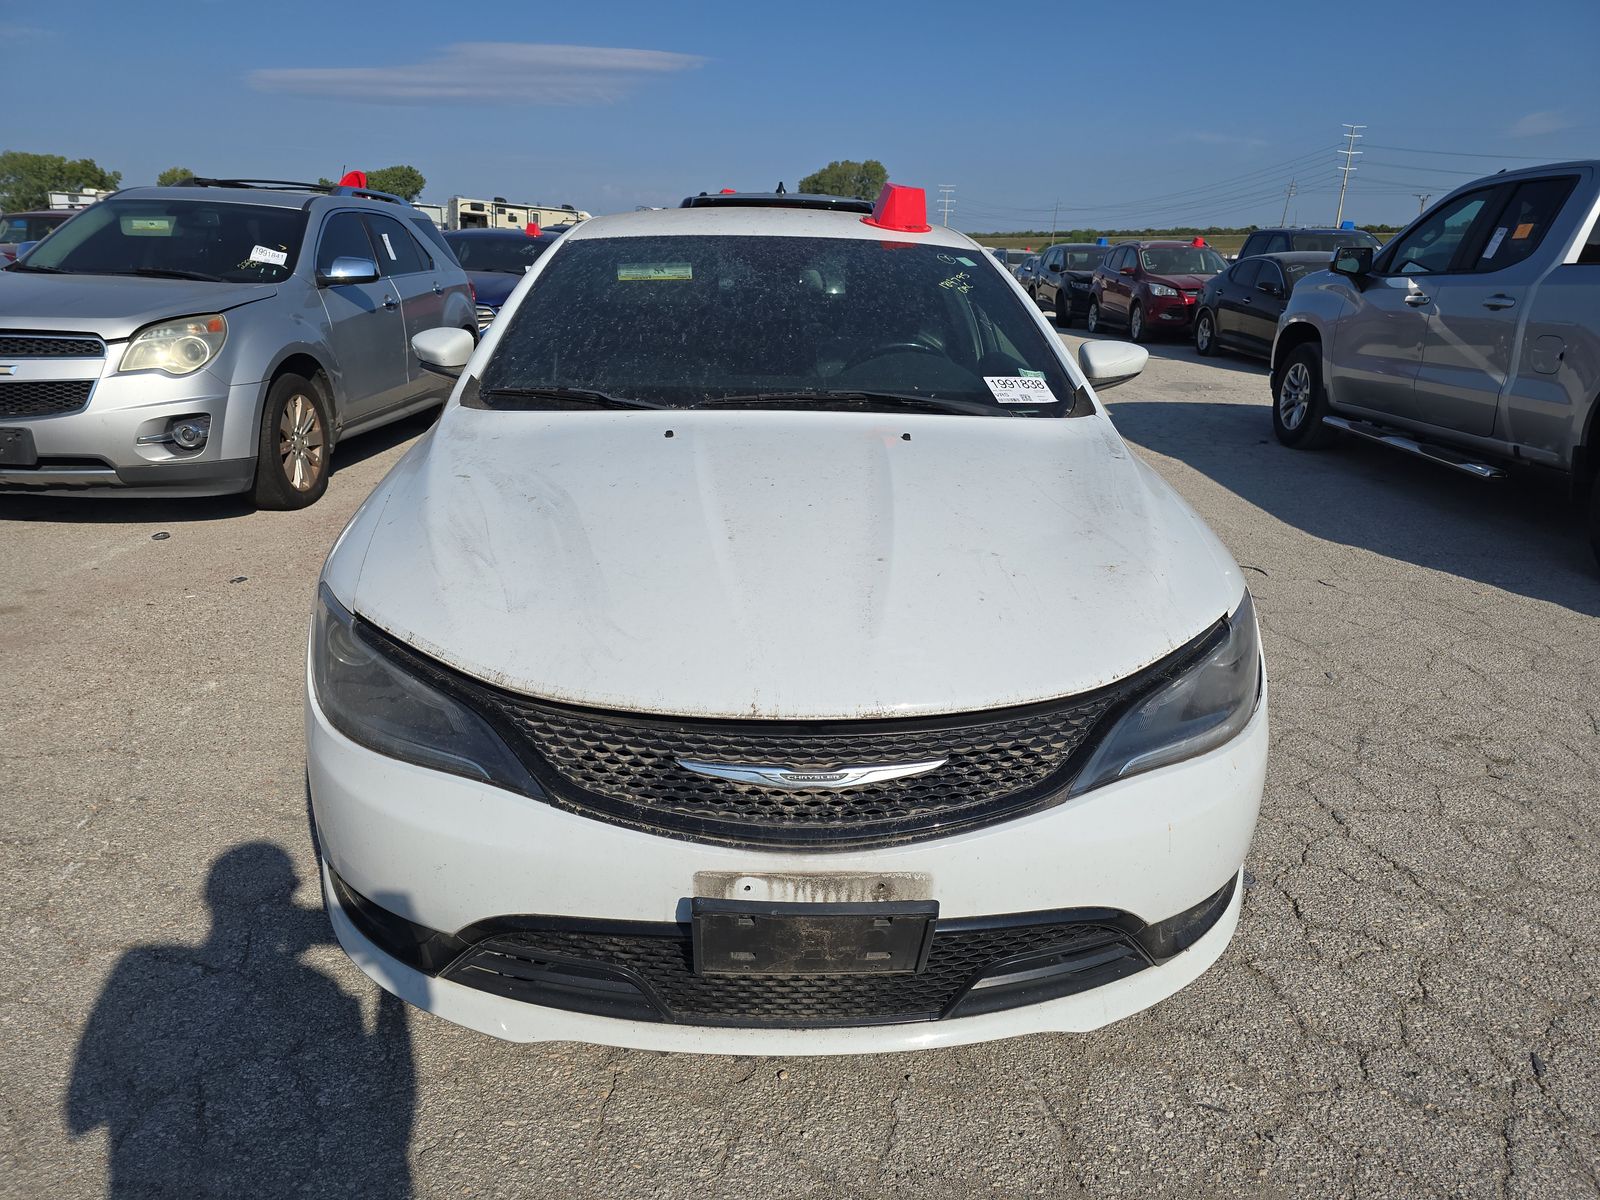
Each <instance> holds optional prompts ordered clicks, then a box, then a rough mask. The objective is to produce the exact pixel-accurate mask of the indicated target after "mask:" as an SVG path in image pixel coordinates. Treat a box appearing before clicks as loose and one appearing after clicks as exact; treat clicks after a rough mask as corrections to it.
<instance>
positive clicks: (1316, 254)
mask: <svg viewBox="0 0 1600 1200" xmlns="http://www.w3.org/2000/svg"><path fill="white" fill-rule="evenodd" d="M1330 254H1332V251H1330V250H1274V251H1273V252H1272V253H1271V254H1252V255H1251V256H1250V258H1269V259H1271V260H1272V261H1273V262H1283V263H1304V262H1320V263H1325V262H1327V261H1328V257H1329V255H1330ZM1250 258H1242V259H1240V260H1239V261H1240V262H1249V261H1250Z"/></svg>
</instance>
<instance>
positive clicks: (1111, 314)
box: [1087, 238, 1228, 342]
mask: <svg viewBox="0 0 1600 1200" xmlns="http://www.w3.org/2000/svg"><path fill="white" fill-rule="evenodd" d="M1227 265H1228V264H1227V262H1226V261H1225V260H1224V259H1223V257H1222V255H1220V254H1218V253H1217V252H1216V251H1215V250H1213V249H1212V248H1211V247H1210V246H1208V245H1206V244H1205V241H1204V240H1203V239H1201V238H1195V239H1194V241H1192V242H1123V243H1121V244H1120V245H1118V246H1114V247H1112V250H1111V252H1110V253H1109V254H1107V255H1106V257H1105V260H1104V261H1103V262H1102V263H1101V264H1100V266H1099V268H1098V269H1097V270H1096V271H1095V273H1094V281H1093V282H1092V284H1091V285H1090V287H1091V289H1092V290H1091V292H1090V295H1089V319H1088V322H1087V324H1088V328H1089V332H1090V333H1100V332H1103V331H1104V330H1105V328H1106V327H1107V326H1113V325H1116V326H1125V327H1126V328H1127V330H1128V336H1129V337H1130V338H1132V339H1133V340H1134V341H1136V342H1142V341H1145V340H1146V339H1147V338H1149V337H1151V336H1153V335H1154V334H1156V333H1158V332H1160V333H1165V332H1171V333H1182V334H1187V333H1188V332H1189V327H1190V325H1191V323H1192V322H1193V321H1194V312H1195V304H1196V302H1197V301H1198V300H1199V298H1200V289H1201V288H1203V287H1205V285H1206V281H1207V280H1208V279H1210V278H1211V277H1212V276H1213V275H1215V274H1217V273H1218V272H1219V271H1221V270H1223V269H1224V268H1225V267H1227Z"/></svg>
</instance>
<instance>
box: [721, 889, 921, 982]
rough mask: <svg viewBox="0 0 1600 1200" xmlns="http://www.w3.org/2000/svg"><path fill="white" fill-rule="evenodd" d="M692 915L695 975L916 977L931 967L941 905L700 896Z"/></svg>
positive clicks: (902, 901) (906, 902)
mask: <svg viewBox="0 0 1600 1200" xmlns="http://www.w3.org/2000/svg"><path fill="white" fill-rule="evenodd" d="M690 913H691V916H692V919H693V923H694V925H693V929H694V969H695V974H697V975H914V974H916V973H917V972H919V971H921V970H922V969H923V967H924V966H925V965H926V964H927V959H928V947H929V945H930V944H931V943H932V940H933V923H934V921H935V920H936V919H937V918H938V916H939V903H938V901H936V900H899V901H883V902H876V903H866V904H768V903H760V902H752V901H745V900H713V899H709V898H707V897H696V898H695V899H694V901H693V903H692V904H691V906H690Z"/></svg>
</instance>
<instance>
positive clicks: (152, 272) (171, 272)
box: [106, 267, 224, 283]
mask: <svg viewBox="0 0 1600 1200" xmlns="http://www.w3.org/2000/svg"><path fill="white" fill-rule="evenodd" d="M106 274H107V275H143V276H146V277H148V278H150V279H195V280H199V281H200V282H201V283H222V282H224V280H223V278H222V276H220V275H207V274H206V273H205V272H204V271H179V270H176V269H173V268H168V267H135V268H134V269H133V270H131V271H107V272H106Z"/></svg>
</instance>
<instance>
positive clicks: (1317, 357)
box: [1272, 342, 1334, 450]
mask: <svg viewBox="0 0 1600 1200" xmlns="http://www.w3.org/2000/svg"><path fill="white" fill-rule="evenodd" d="M1327 415H1328V393H1327V391H1326V390H1325V389H1324V387H1323V385H1322V352H1321V349H1320V348H1319V347H1318V345H1317V343H1315V342H1307V343H1305V344H1304V345H1301V346H1296V347H1295V348H1294V349H1293V350H1292V351H1290V352H1289V357H1288V358H1287V359H1286V360H1284V364H1283V370H1281V371H1277V372H1274V373H1273V376H1272V432H1273V433H1275V434H1277V435H1278V440H1279V441H1280V442H1282V443H1283V444H1284V445H1285V446H1289V447H1292V448H1293V449H1295V450H1320V449H1321V448H1322V447H1324V446H1326V445H1328V444H1329V443H1330V442H1332V441H1333V438H1334V430H1332V429H1330V428H1329V427H1328V426H1326V425H1324V424H1323V423H1322V418H1323V417H1325V416H1327Z"/></svg>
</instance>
